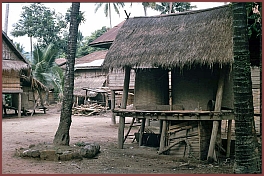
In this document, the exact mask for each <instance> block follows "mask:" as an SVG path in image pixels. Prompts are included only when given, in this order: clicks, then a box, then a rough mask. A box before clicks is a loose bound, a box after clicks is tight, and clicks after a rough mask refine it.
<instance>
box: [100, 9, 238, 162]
mask: <svg viewBox="0 0 264 176" xmlns="http://www.w3.org/2000/svg"><path fill="white" fill-rule="evenodd" d="M232 31H233V30H232V9H231V7H230V6H229V5H226V6H220V7H216V8H211V9H205V10H196V11H188V12H183V13H177V14H169V15H160V16H153V17H134V18H129V19H127V20H126V21H125V23H124V24H123V25H122V27H121V28H120V29H119V32H118V34H117V36H116V38H115V41H114V42H113V44H112V46H111V47H110V49H109V51H108V53H107V55H106V58H105V61H104V66H105V67H107V68H109V69H124V70H125V71H126V73H125V75H127V76H126V77H125V79H124V84H123V85H124V92H125V93H124V96H123V99H122V103H123V105H121V108H115V109H114V112H115V113H117V114H118V115H119V116H120V120H119V132H118V147H119V148H123V144H124V126H125V123H124V122H125V117H131V116H132V117H134V118H140V119H142V123H141V129H140V133H139V145H142V136H143V133H144V128H145V120H146V119H157V120H160V122H161V125H160V127H161V129H160V133H161V138H160V148H159V153H160V154H162V153H165V152H170V153H171V154H175V155H176V156H179V157H195V158H198V159H201V160H204V159H207V157H212V158H215V153H216V155H217V154H219V153H220V152H223V151H225V150H226V149H225V147H223V146H222V145H221V130H220V128H221V123H219V122H221V121H223V120H233V119H234V114H233V100H234V97H233V81H232V64H233V41H232V37H233V32H232ZM131 70H134V71H135V89H134V108H133V109H132V110H128V109H125V107H126V103H127V95H126V93H127V92H128V86H127V85H129V73H130V71H131ZM213 123H216V124H218V127H217V128H213ZM212 131H214V134H216V135H212V134H213V133H212ZM211 138H213V139H214V140H211ZM230 140H231V139H230V138H228V141H229V143H230ZM212 146H213V147H212ZM229 146H230V145H229ZM227 148H229V147H227ZM212 151H213V152H212ZM211 153H212V154H211Z"/></svg>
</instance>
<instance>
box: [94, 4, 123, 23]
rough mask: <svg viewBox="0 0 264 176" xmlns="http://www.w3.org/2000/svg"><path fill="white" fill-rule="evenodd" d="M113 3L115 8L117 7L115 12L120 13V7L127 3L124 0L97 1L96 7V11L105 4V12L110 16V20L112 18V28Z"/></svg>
mask: <svg viewBox="0 0 264 176" xmlns="http://www.w3.org/2000/svg"><path fill="white" fill-rule="evenodd" d="M111 4H112V5H113V7H114V9H115V12H116V13H117V14H118V15H120V13H119V8H120V7H122V8H123V7H124V6H125V3H123V2H116V3H110V2H108V3H95V5H96V8H95V13H96V12H97V11H98V9H99V8H100V7H102V6H103V5H104V13H105V16H106V17H108V16H109V20H110V28H112V22H111Z"/></svg>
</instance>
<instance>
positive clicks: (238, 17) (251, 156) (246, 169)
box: [233, 3, 258, 174]
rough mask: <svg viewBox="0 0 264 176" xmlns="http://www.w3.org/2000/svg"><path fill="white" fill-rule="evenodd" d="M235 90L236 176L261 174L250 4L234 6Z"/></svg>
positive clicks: (235, 4)
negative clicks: (248, 10)
mask: <svg viewBox="0 0 264 176" xmlns="http://www.w3.org/2000/svg"><path fill="white" fill-rule="evenodd" d="M233 20H234V21H233V33H234V34H233V35H234V36H233V43H234V46H233V52H234V64H233V72H234V74H233V82H234V83H233V84H234V85H233V90H234V114H235V135H236V140H235V165H234V172H235V173H236V174H244V173H257V172H258V157H257V154H256V142H255V140H254V134H253V128H254V125H253V123H252V122H253V120H254V109H253V96H252V81H251V70H250V56H249V45H248V31H247V13H246V3H234V4H233Z"/></svg>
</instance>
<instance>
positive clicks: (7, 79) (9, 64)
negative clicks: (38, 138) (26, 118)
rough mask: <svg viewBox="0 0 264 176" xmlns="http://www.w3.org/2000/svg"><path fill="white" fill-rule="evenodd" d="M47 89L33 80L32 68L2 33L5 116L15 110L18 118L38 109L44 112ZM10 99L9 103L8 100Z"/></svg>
mask: <svg viewBox="0 0 264 176" xmlns="http://www.w3.org/2000/svg"><path fill="white" fill-rule="evenodd" d="M46 91H47V88H46V87H45V86H44V85H43V84H42V83H40V82H39V81H37V80H36V79H34V78H32V76H31V66H30V64H29V63H28V62H27V61H26V59H25V58H24V57H23V56H22V54H21V53H20V52H19V51H18V50H17V49H16V47H15V46H14V44H13V42H12V41H11V40H10V39H9V37H8V36H7V35H6V34H5V33H4V32H2V95H3V100H2V103H3V106H2V108H3V116H4V115H7V114H8V112H7V111H8V110H14V111H15V114H17V115H18V117H21V114H24V115H27V113H28V112H30V111H31V114H32V115H33V113H34V112H35V110H36V109H42V110H44V113H45V109H46V107H44V105H43V99H41V98H42V97H41V96H39V95H42V96H43V94H45V92H46ZM7 97H9V98H10V99H9V100H8V102H7V101H6V98H7Z"/></svg>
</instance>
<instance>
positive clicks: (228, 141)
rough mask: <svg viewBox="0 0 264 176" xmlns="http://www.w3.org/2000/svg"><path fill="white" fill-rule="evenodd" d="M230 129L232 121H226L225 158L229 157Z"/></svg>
mask: <svg viewBox="0 0 264 176" xmlns="http://www.w3.org/2000/svg"><path fill="white" fill-rule="evenodd" d="M231 127H232V120H228V128H227V142H226V157H227V158H229V157H230V147H231V134H232V132H231Z"/></svg>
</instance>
